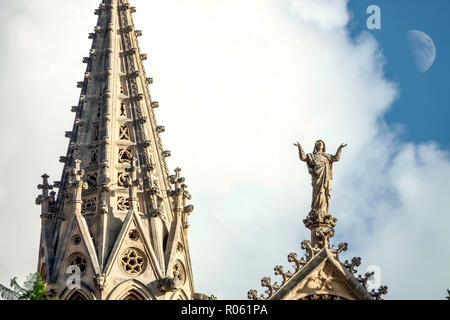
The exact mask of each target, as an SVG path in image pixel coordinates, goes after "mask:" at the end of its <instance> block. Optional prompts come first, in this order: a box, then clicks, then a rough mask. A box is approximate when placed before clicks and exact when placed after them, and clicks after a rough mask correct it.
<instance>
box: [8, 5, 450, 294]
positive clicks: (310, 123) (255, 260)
mask: <svg viewBox="0 0 450 320" xmlns="http://www.w3.org/2000/svg"><path fill="white" fill-rule="evenodd" d="M21 3H22V2H18V4H21ZM283 4H285V5H287V8H291V9H292V8H296V10H290V11H289V10H288V11H286V10H285V8H286V6H285V7H283V6H282V7H280V4H279V2H277V1H245V2H242V1H227V2H219V1H214V2H213V1H202V0H195V1H192V0H191V1H182V0H179V1H175V0H167V1H164V2H161V1H155V0H152V1H148V0H146V1H143V0H140V1H137V0H136V1H134V2H133V5H136V7H137V8H138V12H137V13H136V14H135V23H136V27H137V28H138V29H142V30H143V31H144V36H143V37H141V38H140V41H141V48H142V50H143V51H144V52H145V51H147V52H148V53H149V62H148V64H147V73H148V74H149V75H150V76H152V77H154V78H155V84H154V85H152V87H151V90H152V94H153V96H154V97H155V98H156V100H159V101H160V104H161V107H160V108H159V109H158V111H157V118H158V121H159V122H160V123H161V124H162V125H165V126H166V128H167V132H166V133H165V134H164V137H163V141H164V144H165V147H166V149H171V150H172V154H173V157H172V158H170V162H169V165H170V167H171V168H172V169H173V168H175V167H176V166H178V165H179V166H181V167H182V168H183V169H184V170H183V174H184V175H185V176H186V178H187V183H188V185H189V187H190V189H191V193H192V194H193V196H194V201H193V203H194V205H195V206H196V211H195V212H194V214H193V215H192V216H191V229H190V239H191V253H192V260H193V263H194V276H195V278H196V288H197V290H198V291H200V292H205V293H214V294H216V295H217V296H219V297H220V298H245V297H246V292H247V291H248V289H250V288H253V287H258V286H259V280H260V278H261V277H262V276H264V275H269V274H271V273H272V269H273V267H274V266H275V265H277V264H284V265H287V262H286V258H285V256H286V255H287V254H288V253H289V252H291V251H297V252H298V251H299V250H300V248H299V247H300V241H301V240H303V239H305V238H308V230H307V229H306V228H305V227H304V226H303V224H302V222H301V220H302V219H303V218H304V216H306V214H307V212H308V208H309V205H310V202H309V201H310V192H311V190H310V188H311V187H310V177H309V176H308V173H307V170H306V168H305V165H304V163H301V162H300V160H299V159H298V155H297V153H296V150H295V148H294V147H293V145H292V143H293V142H295V141H297V140H300V141H301V142H302V143H303V145H304V147H305V148H306V149H307V150H310V149H312V146H313V143H314V141H315V140H316V139H319V138H320V139H323V140H325V142H326V143H327V148H328V151H330V152H334V151H335V149H336V148H337V146H338V145H339V144H340V143H341V142H348V143H349V146H348V148H347V149H345V150H344V153H343V156H342V160H341V162H340V163H338V164H336V166H335V182H334V190H333V194H332V212H333V214H334V215H335V216H336V217H338V219H339V221H338V225H337V230H336V233H337V236H336V238H337V239H336V241H338V240H343V241H344V240H345V241H348V242H349V245H350V249H349V253H348V255H347V256H345V258H351V256H353V255H359V256H361V257H362V259H363V262H364V263H365V264H366V265H368V264H377V265H379V266H380V267H381V268H382V272H383V279H382V282H383V283H385V284H386V285H388V286H389V297H390V298H440V297H443V296H444V294H445V292H444V290H445V288H446V286H448V283H450V275H448V274H446V272H445V271H446V270H447V269H448V268H446V266H447V265H448V264H449V262H450V257H449V255H448V253H446V252H448V250H446V246H445V243H446V242H448V237H449V236H448V232H446V230H445V226H446V225H448V223H449V222H450V221H449V218H448V217H449V215H448V214H447V213H446V208H448V201H447V200H446V199H445V196H444V194H448V191H449V190H448V189H449V187H448V186H447V185H446V183H445V181H448V178H447V179H445V178H446V177H447V176H448V175H449V174H450V170H449V169H450V168H449V165H450V164H449V161H448V154H447V153H445V152H444V151H442V150H440V149H439V147H438V146H436V145H434V144H424V145H419V146H418V145H414V144H403V143H401V142H400V141H398V140H397V136H396V133H395V131H393V129H391V128H389V127H387V126H386V125H385V124H384V123H383V121H382V116H383V114H384V113H385V112H386V111H387V110H388V108H389V107H390V106H391V104H392V102H393V101H394V99H395V98H396V97H397V96H398V93H397V92H398V90H397V87H396V85H395V84H393V83H391V82H390V81H388V80H387V79H386V78H385V77H384V74H383V65H384V63H385V61H384V58H383V56H382V53H381V51H380V49H379V47H378V44H377V43H376V41H375V40H374V39H373V38H372V37H371V35H370V34H368V33H365V34H362V35H361V36H360V37H359V38H358V39H356V40H355V41H354V40H351V39H349V38H348V35H347V33H346V31H345V26H346V23H347V22H348V19H349V14H348V12H347V10H346V1H314V2H312V1H309V2H308V1H286V2H284V3H283ZM94 7H95V5H93V4H92V2H91V1H87V0H86V1H83V2H80V1H71V2H70V4H66V3H63V2H61V1H50V0H48V1H44V2H42V1H41V2H40V5H34V6H32V7H29V6H28V2H27V7H23V8H24V10H25V11H24V12H22V13H20V15H16V16H13V17H10V18H9V20H8V21H4V22H3V23H4V24H7V28H8V30H9V35H10V37H8V52H6V53H3V55H4V56H2V61H8V63H7V64H6V65H5V66H4V68H3V70H2V76H1V79H0V81H1V84H2V86H1V88H2V89H0V95H1V98H2V101H4V102H3V107H2V108H3V109H2V110H3V112H4V113H5V114H4V116H5V117H9V118H11V119H12V120H11V121H9V122H8V123H5V124H4V126H3V127H2V128H1V129H0V130H1V132H0V133H1V137H2V138H1V139H2V140H1V145H2V147H3V148H4V156H3V158H2V166H0V167H1V168H2V169H1V170H2V171H1V173H2V177H4V178H3V180H2V182H1V183H0V186H1V188H2V189H3V190H6V194H4V198H3V201H2V203H1V208H2V211H1V212H0V214H1V216H0V219H1V222H2V224H1V230H2V233H1V234H0V240H1V241H2V243H9V242H10V239H11V238H14V239H15V241H16V243H17V245H15V246H2V252H3V254H2V256H1V258H0V264H2V265H6V266H8V270H14V272H20V273H25V272H30V270H34V268H35V263H36V262H35V256H37V241H38V239H39V219H38V215H39V209H38V208H37V207H35V206H34V205H33V203H34V197H35V195H36V193H37V190H36V189H35V185H36V184H37V183H38V182H39V175H40V174H41V173H42V171H45V170H49V173H51V175H52V177H53V178H54V179H56V180H57V179H58V178H59V174H60V170H61V166H60V165H59V164H58V162H57V161H58V156H59V155H61V154H63V153H64V152H65V148H66V143H67V141H65V140H64V138H63V136H64V134H63V132H64V131H65V130H66V129H68V128H70V127H71V123H72V121H73V119H72V116H73V114H71V113H70V112H69V110H70V109H69V106H71V105H73V104H74V103H76V101H77V98H78V94H79V92H78V90H77V89H76V88H75V83H76V81H78V80H79V79H81V78H80V77H82V74H83V72H84V70H83V67H84V66H83V65H82V64H81V57H83V56H85V55H86V54H87V52H88V50H89V47H90V44H89V41H88V39H87V34H88V32H90V31H91V28H90V26H92V27H93V26H94V24H95V17H94V16H93V15H92V14H91V11H93V9H94ZM49 8H52V10H50V11H47V9H49ZM67 8H71V9H70V10H68V9H67ZM89 8H91V9H92V10H91V9H89ZM55 12H60V13H61V14H62V15H61V16H59V15H55ZM74 12H75V13H76V14H77V17H76V18H74V17H73V16H72V18H70V17H69V16H68V14H69V13H71V14H73V13H74ZM78 14H79V16H78ZM67 21H71V23H67ZM74 21H75V22H74ZM74 23H76V24H77V25H78V26H79V27H77V29H74V28H73V25H74ZM80 30H85V32H84V33H83V32H80ZM80 33H81V34H80ZM68 39H70V40H68ZM11 79H13V80H14V81H11ZM55 87H56V92H55V89H54V88H55ZM24 93H26V94H24ZM18 97H20V99H18ZM9 137H11V138H9ZM12 139H15V140H12ZM11 168H14V169H16V170H11ZM5 199H6V200H5ZM19 235H20V236H19ZM419 257H420V258H419ZM429 261H438V262H437V263H438V265H439V267H437V268H434V269H433V270H435V276H436V280H429V277H428V270H430V269H431V267H432V266H431V262H429ZM9 266H13V267H11V268H9ZM360 270H361V272H362V271H363V269H362V268H360ZM10 276H12V275H10V274H8V275H0V280H2V281H3V282H5V281H6V280H5V279H7V277H10ZM411 278H414V279H416V280H415V281H416V282H415V284H414V285H413V284H411ZM421 279H424V280H421ZM425 279H426V280H425ZM417 283H420V285H416V284H417Z"/></svg>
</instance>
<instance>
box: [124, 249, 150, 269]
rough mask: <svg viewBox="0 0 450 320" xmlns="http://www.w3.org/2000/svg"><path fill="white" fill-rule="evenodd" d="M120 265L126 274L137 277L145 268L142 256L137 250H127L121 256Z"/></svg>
mask: <svg viewBox="0 0 450 320" xmlns="http://www.w3.org/2000/svg"><path fill="white" fill-rule="evenodd" d="M120 265H121V267H122V269H123V270H124V271H125V272H126V273H128V274H131V275H138V274H140V273H141V272H142V271H143V270H144V268H145V258H144V254H143V253H142V252H141V251H140V250H138V249H134V248H133V249H127V250H125V251H124V253H123V254H122V258H121V260H120Z"/></svg>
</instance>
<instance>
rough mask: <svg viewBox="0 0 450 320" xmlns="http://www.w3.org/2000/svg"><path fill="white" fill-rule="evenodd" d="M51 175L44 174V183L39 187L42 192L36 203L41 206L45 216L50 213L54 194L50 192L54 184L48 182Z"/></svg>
mask: <svg viewBox="0 0 450 320" xmlns="http://www.w3.org/2000/svg"><path fill="white" fill-rule="evenodd" d="M48 178H50V177H49V175H47V174H44V175H42V184H39V185H38V186H37V188H38V189H39V190H42V194H40V195H39V196H38V197H37V198H36V204H37V205H40V206H41V214H42V215H41V217H45V216H47V215H48V214H49V208H50V201H51V200H52V197H54V195H50V194H49V190H53V185H51V184H49V183H48Z"/></svg>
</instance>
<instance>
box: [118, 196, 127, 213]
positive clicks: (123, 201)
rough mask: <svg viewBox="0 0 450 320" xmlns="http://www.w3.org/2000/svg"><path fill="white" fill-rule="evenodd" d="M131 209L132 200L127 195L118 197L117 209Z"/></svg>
mask: <svg viewBox="0 0 450 320" xmlns="http://www.w3.org/2000/svg"><path fill="white" fill-rule="evenodd" d="M129 209H130V201H129V200H128V199H127V198H125V197H118V198H117V210H120V211H127V210H129Z"/></svg>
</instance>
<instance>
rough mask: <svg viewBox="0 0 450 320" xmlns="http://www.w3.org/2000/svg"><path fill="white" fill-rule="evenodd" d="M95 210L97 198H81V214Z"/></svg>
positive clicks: (91, 212) (92, 212)
mask: <svg viewBox="0 0 450 320" xmlns="http://www.w3.org/2000/svg"><path fill="white" fill-rule="evenodd" d="M96 211H97V198H90V199H85V200H83V203H82V205H81V213H82V214H94V213H95V212H96Z"/></svg>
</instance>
